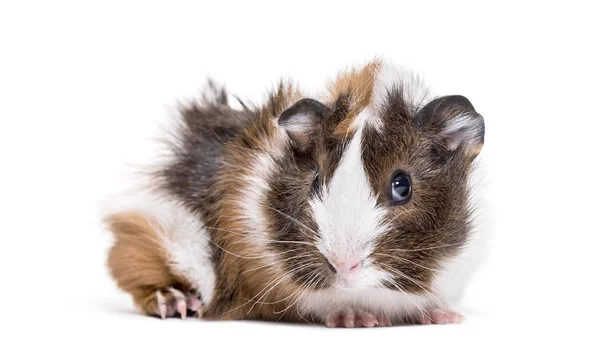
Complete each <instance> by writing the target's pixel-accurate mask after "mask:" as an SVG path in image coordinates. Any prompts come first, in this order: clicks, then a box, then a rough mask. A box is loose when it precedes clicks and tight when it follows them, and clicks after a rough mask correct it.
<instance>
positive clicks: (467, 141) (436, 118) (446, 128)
mask: <svg viewBox="0 0 600 355" xmlns="http://www.w3.org/2000/svg"><path fill="white" fill-rule="evenodd" d="M415 122H416V123H417V125H419V126H420V127H423V128H425V129H426V130H427V131H428V132H430V133H433V134H434V135H435V136H436V140H437V141H438V142H442V144H443V145H444V147H445V148H446V149H447V150H449V151H454V150H456V149H458V148H459V147H462V148H463V149H464V151H465V152H466V154H467V156H468V157H469V158H470V159H473V158H475V157H476V156H477V155H478V154H479V152H480V151H481V148H483V137H484V134H485V124H484V122H483V117H482V116H481V115H480V114H478V113H477V111H475V108H474V107H473V105H472V104H471V102H470V101H469V100H468V99H467V98H466V97H464V96H460V95H452V96H443V97H440V98H437V99H435V100H433V101H431V102H430V103H428V104H427V105H425V106H424V107H423V108H422V109H421V110H420V111H419V112H418V113H417V115H416V116H415Z"/></svg>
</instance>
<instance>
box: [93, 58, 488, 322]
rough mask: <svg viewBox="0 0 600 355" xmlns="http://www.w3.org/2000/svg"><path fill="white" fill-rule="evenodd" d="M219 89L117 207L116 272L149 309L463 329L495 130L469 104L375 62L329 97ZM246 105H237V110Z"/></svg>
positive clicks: (344, 75) (182, 118)
mask: <svg viewBox="0 0 600 355" xmlns="http://www.w3.org/2000/svg"><path fill="white" fill-rule="evenodd" d="M229 96H230V95H228V94H227V93H226V92H225V91H224V90H223V89H220V88H217V87H215V86H214V85H212V86H211V87H209V90H208V91H207V93H206V94H205V95H204V97H203V99H201V100H198V101H196V102H194V103H191V104H188V105H186V106H185V107H183V108H182V109H181V111H180V115H179V119H178V122H177V125H176V129H175V130H174V132H171V133H172V137H173V139H171V140H170V142H169V144H168V145H167V147H166V151H167V158H166V159H164V160H163V161H162V162H161V163H160V164H156V165H155V166H153V168H152V169H151V171H150V172H149V173H148V175H147V179H144V181H143V182H141V181H140V183H139V187H138V188H136V189H134V190H132V191H129V192H127V193H125V194H123V195H122V196H120V197H119V198H118V199H117V200H115V201H114V203H113V204H112V207H111V208H110V209H109V210H108V211H107V212H106V215H105V222H106V225H107V226H108V229H109V230H110V231H111V232H112V234H113V235H114V237H115V242H114V245H113V246H112V247H111V249H110V251H109V255H108V268H109V270H110V273H111V275H112V277H113V278H114V279H115V280H116V282H117V284H118V286H119V287H120V288H121V289H122V290H124V291H126V292H127V293H129V294H131V295H132V296H133V300H134V303H135V304H136V305H137V306H138V308H139V309H140V310H141V311H142V312H144V313H145V314H148V315H152V316H156V317H160V318H163V319H164V318H166V317H181V318H185V317H186V316H187V315H195V316H197V317H202V318H207V319H260V320H269V321H285V322H308V323H318V324H325V325H326V326H328V327H374V326H389V325H393V324H401V323H407V322H408V323H417V324H431V323H436V324H444V323H458V322H460V321H461V320H462V319H463V316H462V315H461V314H459V313H457V312H456V308H454V307H456V302H457V300H458V299H459V297H460V295H461V293H462V290H463V288H464V286H465V283H466V281H467V279H468V276H469V274H470V273H471V271H472V267H470V266H468V264H467V262H468V260H471V259H473V258H472V256H473V255H472V254H473V253H476V250H477V249H476V248H473V247H472V246H473V244H474V243H475V238H474V235H473V234H474V233H473V222H474V213H473V207H472V206H473V205H472V202H471V200H472V197H471V183H470V176H471V174H472V171H473V169H474V166H475V164H476V161H477V159H475V158H476V157H477V156H478V154H479V153H480V151H481V149H482V146H483V141H484V121H483V118H482V116H481V115H480V114H478V113H477V112H476V111H475V109H474V107H473V105H472V104H471V103H470V102H469V100H468V99H467V98H465V97H463V96H458V95H452V96H439V97H433V96H432V95H431V94H430V93H429V91H428V90H427V89H426V87H425V86H424V85H423V83H422V81H421V80H420V79H419V77H418V76H416V75H414V74H412V73H411V72H409V71H406V70H403V69H400V68H397V67H394V66H392V65H390V64H386V63H384V62H382V61H380V60H374V61H372V62H370V63H368V64H367V65H365V66H363V67H360V68H354V69H349V70H345V71H343V72H341V73H340V74H339V75H338V76H337V78H335V79H334V80H332V81H331V82H330V83H329V84H328V85H327V89H326V90H325V93H324V94H323V95H322V97H321V98H320V100H317V99H314V98H307V97H305V96H304V95H303V94H302V93H301V92H300V90H299V89H298V88H297V86H296V85H295V84H294V83H290V82H281V83H280V84H279V85H278V87H276V89H274V90H273V91H272V92H270V93H269V96H268V99H267V100H266V103H264V105H262V106H251V105H246V104H243V103H242V104H241V105H237V106H241V107H239V108H234V107H233V106H234V105H230V104H229V102H228V101H229V100H228V98H229ZM240 103H241V101H240Z"/></svg>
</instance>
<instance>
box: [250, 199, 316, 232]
mask: <svg viewBox="0 0 600 355" xmlns="http://www.w3.org/2000/svg"><path fill="white" fill-rule="evenodd" d="M259 203H260V204H262V205H263V206H265V207H266V208H269V209H271V210H273V211H275V212H277V213H279V214H281V215H282V216H284V217H286V218H288V219H289V220H291V221H293V222H296V223H297V224H298V225H299V226H302V227H304V228H306V229H307V230H308V231H310V232H311V233H313V235H314V236H318V235H319V233H317V232H315V231H314V230H313V229H311V228H309V227H308V226H307V225H305V224H304V223H302V222H300V221H299V220H297V219H296V218H294V217H292V216H290V215H289V214H287V213H284V212H282V211H280V210H278V209H276V208H273V207H271V206H268V205H266V204H264V203H262V202H259ZM307 237H309V238H312V237H311V236H308V235H307Z"/></svg>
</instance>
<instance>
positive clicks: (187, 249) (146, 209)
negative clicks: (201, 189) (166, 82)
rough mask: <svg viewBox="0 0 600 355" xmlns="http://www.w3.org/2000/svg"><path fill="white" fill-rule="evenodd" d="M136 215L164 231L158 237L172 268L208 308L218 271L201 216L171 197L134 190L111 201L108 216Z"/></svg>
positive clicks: (106, 207) (106, 212)
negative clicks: (141, 215) (184, 279)
mask: <svg viewBox="0 0 600 355" xmlns="http://www.w3.org/2000/svg"><path fill="white" fill-rule="evenodd" d="M127 212H137V213H142V214H144V215H146V216H148V217H149V218H150V219H153V220H155V221H156V223H157V224H158V225H159V228H157V230H159V231H160V230H162V231H163V233H160V234H159V236H160V238H161V239H162V241H163V242H164V247H165V249H166V250H167V252H168V254H169V259H170V262H171V264H170V266H171V267H172V268H173V269H174V270H176V271H177V272H178V273H180V274H181V275H182V276H183V277H185V278H186V279H187V280H188V281H189V282H190V283H191V285H192V287H194V288H195V289H197V290H198V291H199V292H200V294H201V296H202V302H203V303H204V305H205V306H206V305H208V304H209V303H210V301H211V300H212V297H213V292H214V288H215V272H214V269H213V266H212V262H211V259H210V255H211V248H210V239H209V238H210V237H209V235H208V233H207V232H206V230H204V229H203V228H202V227H203V223H202V221H201V219H200V216H197V215H194V214H191V213H190V212H189V211H187V210H186V209H185V208H184V207H183V206H181V205H180V204H177V203H176V202H174V201H173V200H171V199H170V198H168V197H166V196H162V195H161V194H158V193H155V192H151V191H148V190H133V191H130V192H128V193H125V194H122V195H120V196H118V197H117V198H114V199H111V200H110V201H109V204H107V205H106V206H105V208H104V213H105V214H106V215H109V214H115V213H127Z"/></svg>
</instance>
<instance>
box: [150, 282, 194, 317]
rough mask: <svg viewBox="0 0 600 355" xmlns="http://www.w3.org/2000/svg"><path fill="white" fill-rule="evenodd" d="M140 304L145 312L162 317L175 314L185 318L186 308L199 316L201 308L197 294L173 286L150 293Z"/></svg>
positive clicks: (174, 315)
mask: <svg viewBox="0 0 600 355" xmlns="http://www.w3.org/2000/svg"><path fill="white" fill-rule="evenodd" d="M141 306H142V308H143V309H144V311H145V312H146V313H147V314H149V315H154V316H159V317H160V318H162V319H165V318H167V317H177V316H179V317H181V319H185V317H186V316H187V314H188V310H190V311H192V312H196V316H197V317H201V316H202V310H203V305H202V301H200V298H199V297H198V296H196V295H195V294H192V293H188V292H182V291H180V290H178V289H176V288H173V287H169V288H167V289H165V290H158V291H156V292H154V293H152V294H150V295H149V296H148V297H147V298H146V299H145V300H144V302H142V304H141Z"/></svg>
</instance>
